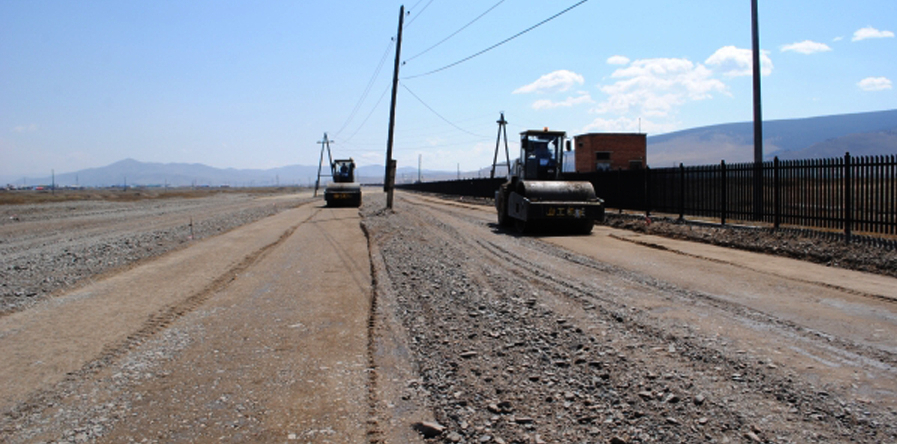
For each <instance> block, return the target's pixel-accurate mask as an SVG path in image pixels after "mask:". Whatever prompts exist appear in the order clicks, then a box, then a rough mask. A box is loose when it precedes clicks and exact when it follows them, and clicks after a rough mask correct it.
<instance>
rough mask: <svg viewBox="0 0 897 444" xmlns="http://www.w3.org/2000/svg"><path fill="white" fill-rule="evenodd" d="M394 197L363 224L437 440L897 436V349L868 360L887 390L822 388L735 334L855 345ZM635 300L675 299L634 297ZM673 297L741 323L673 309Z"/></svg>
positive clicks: (473, 218)
mask: <svg viewBox="0 0 897 444" xmlns="http://www.w3.org/2000/svg"><path fill="white" fill-rule="evenodd" d="M399 196H400V198H399V199H398V200H397V204H396V211H395V212H394V213H390V212H377V213H369V214H368V215H367V217H366V218H365V225H366V228H367V230H368V231H369V232H370V233H371V236H372V239H373V242H374V243H376V244H377V245H378V246H379V248H380V251H381V252H382V255H383V257H384V258H383V263H384V264H386V268H387V270H388V275H389V280H390V282H391V285H392V289H391V290H392V291H391V292H392V294H394V295H395V297H396V298H397V312H396V313H397V317H398V318H399V319H401V322H402V324H403V325H404V327H405V328H406V329H407V331H408V335H409V337H410V340H409V343H410V349H411V359H412V360H414V362H415V363H416V366H417V367H418V368H419V369H420V374H421V378H420V380H413V381H406V384H407V386H408V389H409V392H411V393H413V395H408V396H412V397H413V398H414V399H416V400H417V401H418V402H419V403H421V404H423V405H426V406H427V407H428V408H430V409H432V411H433V412H434V415H435V417H436V419H437V421H438V422H439V423H440V424H442V425H443V426H445V427H446V430H445V431H444V432H443V434H442V435H441V436H440V438H439V440H442V441H445V442H526V443H530V442H631V443H634V442H699V441H710V442H764V441H770V442H843V441H849V442H869V443H873V442H887V441H893V440H894V439H897V427H895V425H894V420H895V413H894V411H893V409H892V407H889V405H890V406H893V401H894V397H895V392H894V390H895V389H897V384H895V383H893V381H894V379H893V378H894V375H895V373H894V367H893V365H894V359H893V358H894V355H893V353H889V352H881V351H878V352H875V353H879V358H881V359H882V360H881V361H877V362H875V363H872V362H870V363H869V367H867V369H868V370H869V371H872V370H873V369H874V368H876V367H879V366H882V367H883V368H885V370H881V368H879V369H878V371H880V373H879V376H881V377H883V378H889V379H885V380H883V381H882V383H883V384H885V387H889V388H890V391H889V392H887V393H878V394H876V395H875V397H877V398H878V399H877V400H872V399H869V398H866V397H857V396H856V395H855V394H854V393H852V392H851V390H852V389H851V387H850V382H849V378H848V382H847V383H845V382H844V380H841V381H840V382H839V383H838V384H835V383H831V382H829V383H826V384H824V385H822V386H820V385H818V384H819V382H820V381H818V380H816V379H815V378H813V377H810V376H808V375H804V374H802V373H801V371H802V370H803V369H804V368H805V367H802V366H803V365H805V364H806V361H804V362H800V361H788V360H785V359H784V358H779V357H776V356H777V355H775V353H769V354H768V353H767V352H766V351H764V350H763V346H762V344H760V343H757V347H758V348H757V349H754V348H753V347H745V346H744V341H748V345H751V343H750V341H752V340H753V339H752V337H751V336H740V334H741V332H746V333H750V332H752V331H753V332H754V333H753V334H755V335H757V337H763V336H764V335H773V336H774V337H776V338H777V339H775V340H776V341H778V340H781V341H795V342H794V344H796V346H799V347H804V348H806V349H807V350H812V353H817V351H815V349H814V348H812V347H816V346H819V347H829V348H833V349H842V348H843V350H844V351H845V352H847V353H854V351H851V350H855V348H854V347H855V346H854V345H853V344H852V342H851V341H849V340H848V341H844V340H843V338H832V337H829V338H816V339H814V338H813V334H812V332H809V333H810V334H807V333H799V332H800V329H801V327H800V326H799V325H797V326H796V327H795V326H789V325H788V324H787V323H783V322H782V320H781V319H778V318H776V316H775V315H774V314H773V315H766V314H764V313H761V312H756V311H753V310H746V309H745V308H744V307H740V306H739V304H732V303H727V302H726V301H724V300H716V299H715V298H713V296H712V295H709V294H703V293H701V292H696V291H692V290H688V289H684V288H680V287H678V286H677V285H675V284H672V283H670V282H665V281H661V280H657V279H654V278H652V277H650V276H648V275H645V274H642V273H638V272H632V271H627V270H626V269H623V268H619V267H615V266H611V265H608V264H604V263H600V262H595V261H594V260H591V259H589V258H588V257H582V256H578V255H576V254H572V253H571V252H570V251H569V250H564V249H559V248H556V247H553V246H551V245H550V244H546V243H543V242H541V241H539V240H538V239H535V238H531V237H518V236H516V235H513V234H508V233H501V232H497V231H496V229H495V226H494V224H493V223H492V221H491V220H490V219H491V215H489V214H485V215H483V214H480V215H478V214H476V212H475V211H464V210H462V209H458V210H457V211H454V210H453V209H452V208H451V207H448V206H446V207H440V206H439V205H437V204H431V203H429V202H426V201H423V200H420V199H417V198H416V197H413V196H409V195H405V194H400V195H399ZM374 207H376V205H374ZM571 239H573V238H571ZM574 240H575V239H574ZM580 242H585V240H581V241H580ZM411 255H413V258H414V259H413V260H408V259H407V258H408V257H409V256H411ZM649 257H650V256H649ZM640 300H647V301H652V300H653V301H656V302H655V304H668V305H669V306H668V307H667V306H664V305H656V306H655V308H654V309H651V310H649V309H646V307H645V305H644V304H643V303H635V304H633V303H632V302H636V301H640ZM664 301H668V302H664ZM677 305H684V306H685V307H684V308H683V309H684V310H688V311H693V312H694V313H696V314H697V316H709V317H713V316H722V317H723V319H724V320H725V319H726V318H729V319H730V320H731V321H725V322H733V323H734V324H732V326H733V327H737V328H733V329H730V330H729V331H727V330H718V331H706V330H704V329H702V328H701V327H703V325H702V324H700V323H694V324H687V323H683V322H682V321H681V320H677V318H667V317H665V315H664V313H665V312H668V311H669V310H676V308H673V307H676V306H677ZM661 309H662V310H661ZM678 319H681V318H678ZM795 328H797V330H795ZM796 333H797V334H796ZM789 337H790V338H791V339H788V338H789ZM839 340H840V342H839ZM832 341H833V342H832ZM788 346H789V345H788V344H787V343H782V347H783V348H787V347H788ZM838 353H841V352H840V351H838V352H836V353H835V355H837V354H838ZM875 353H873V355H874V354H875ZM835 355H833V356H835ZM862 359H863V360H865V359H870V360H875V359H876V358H875V357H874V356H871V357H870V358H862ZM808 361H813V359H809V360H808ZM816 365H818V364H816ZM833 365H835V366H840V364H833ZM862 367H863V364H859V368H862ZM821 371H823V372H824V371H825V370H821ZM888 381H890V382H888ZM822 382H825V381H822ZM886 400H889V401H890V402H887V401H886ZM879 402H881V403H879ZM611 440H614V441H611Z"/></svg>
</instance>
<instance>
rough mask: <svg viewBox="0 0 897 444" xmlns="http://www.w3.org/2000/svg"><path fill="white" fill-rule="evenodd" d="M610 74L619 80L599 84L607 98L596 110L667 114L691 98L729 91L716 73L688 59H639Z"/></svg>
mask: <svg viewBox="0 0 897 444" xmlns="http://www.w3.org/2000/svg"><path fill="white" fill-rule="evenodd" d="M611 77H612V78H615V79H619V80H617V81H616V83H614V84H612V85H606V86H601V87H600V89H601V91H602V92H604V93H605V94H607V95H608V98H607V100H605V101H604V102H601V103H599V104H598V106H597V107H596V108H595V109H593V110H592V111H593V112H596V113H618V114H626V113H628V112H630V111H631V110H635V111H637V112H638V113H639V115H642V116H667V115H669V114H670V113H671V112H672V111H673V108H675V107H676V106H680V105H683V104H685V103H686V102H688V101H697V100H705V99H709V98H711V97H712V94H713V93H714V92H716V93H723V94H725V93H726V85H725V84H723V82H721V81H719V80H718V79H715V78H713V72H711V71H710V70H709V69H707V67H705V66H704V65H701V64H695V63H693V62H691V61H689V60H687V59H670V58H661V59H645V60H636V61H634V62H632V65H631V66H629V67H626V68H620V69H618V70H616V71H614V73H613V74H612V75H611Z"/></svg>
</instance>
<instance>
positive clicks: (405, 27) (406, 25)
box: [403, 0, 433, 29]
mask: <svg viewBox="0 0 897 444" xmlns="http://www.w3.org/2000/svg"><path fill="white" fill-rule="evenodd" d="M430 3H433V0H430V1H428V2H427V4H426V5H424V7H423V8H421V9H420V12H418V13H417V15H415V16H414V17H411V20H408V23H405V26H404V27H403V29H408V27H409V26H411V24H412V23H414V21H415V20H417V18H418V17H420V15H421V14H423V13H424V11H426V10H427V7H428V6H430ZM419 4H420V2H417V3H415V4H414V6H417V5H419ZM408 13H409V14H410V13H411V10H410V9H409V10H408Z"/></svg>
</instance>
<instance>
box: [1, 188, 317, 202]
mask: <svg viewBox="0 0 897 444" xmlns="http://www.w3.org/2000/svg"><path fill="white" fill-rule="evenodd" d="M299 189H300V187H252V188H196V189H194V188H169V189H164V188H128V189H127V190H122V189H114V188H103V189H81V190H56V191H55V192H52V191H49V190H40V191H35V190H13V191H6V190H2V191H0V205H22V204H41V203H51V202H69V201H80V200H104V201H112V202H133V201H138V200H146V199H173V198H181V199H191V198H199V197H207V196H212V195H215V194H282V193H295V192H296V191H298V190H299Z"/></svg>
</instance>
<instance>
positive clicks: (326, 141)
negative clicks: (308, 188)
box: [314, 133, 333, 197]
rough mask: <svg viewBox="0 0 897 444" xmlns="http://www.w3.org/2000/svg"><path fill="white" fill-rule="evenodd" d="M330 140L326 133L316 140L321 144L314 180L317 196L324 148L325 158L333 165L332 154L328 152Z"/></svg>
mask: <svg viewBox="0 0 897 444" xmlns="http://www.w3.org/2000/svg"><path fill="white" fill-rule="evenodd" d="M330 142H333V141H332V140H330V139H328V138H327V133H324V139H323V140H321V141H319V142H318V143H320V144H321V160H319V161H318V179H317V180H315V194H314V196H315V197H317V196H318V187H319V186H320V185H321V166H322V165H324V148H326V149H327V160H329V161H330V163H329V164H328V165H333V155H332V154H331V153H330Z"/></svg>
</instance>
